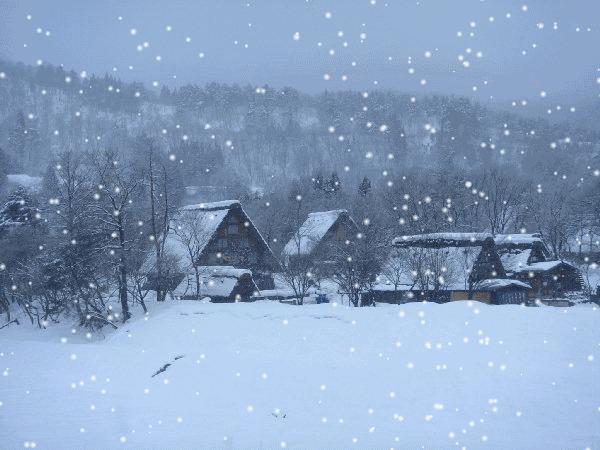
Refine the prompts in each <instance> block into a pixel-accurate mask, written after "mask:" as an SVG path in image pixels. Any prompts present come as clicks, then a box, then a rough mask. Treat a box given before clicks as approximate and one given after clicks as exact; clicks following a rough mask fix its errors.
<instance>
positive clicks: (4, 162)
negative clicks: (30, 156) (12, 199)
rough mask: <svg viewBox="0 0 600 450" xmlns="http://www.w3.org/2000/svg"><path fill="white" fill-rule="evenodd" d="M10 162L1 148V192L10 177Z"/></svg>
mask: <svg viewBox="0 0 600 450" xmlns="http://www.w3.org/2000/svg"><path fill="white" fill-rule="evenodd" d="M9 167H10V166H9V160H8V156H7V155H6V153H4V150H2V148H1V147H0V191H1V190H2V187H3V186H4V185H5V184H6V175H8V171H9Z"/></svg>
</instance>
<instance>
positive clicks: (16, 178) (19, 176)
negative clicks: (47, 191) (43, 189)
mask: <svg viewBox="0 0 600 450" xmlns="http://www.w3.org/2000/svg"><path fill="white" fill-rule="evenodd" d="M6 180H7V181H8V182H9V183H10V184H14V185H17V186H22V187H24V188H27V189H31V190H38V189H39V188H40V186H41V184H42V179H41V178H40V177H32V176H31V175H27V174H26V173H11V174H8V175H6Z"/></svg>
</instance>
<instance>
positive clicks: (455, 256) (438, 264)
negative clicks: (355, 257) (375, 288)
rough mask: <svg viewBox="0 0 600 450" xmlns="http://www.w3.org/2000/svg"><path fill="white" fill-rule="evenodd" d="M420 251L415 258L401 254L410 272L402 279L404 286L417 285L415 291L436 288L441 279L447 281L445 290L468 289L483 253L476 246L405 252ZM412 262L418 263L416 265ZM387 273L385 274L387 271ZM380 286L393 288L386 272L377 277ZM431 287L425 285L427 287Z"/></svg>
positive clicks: (443, 288) (443, 285)
mask: <svg viewBox="0 0 600 450" xmlns="http://www.w3.org/2000/svg"><path fill="white" fill-rule="evenodd" d="M404 251H407V252H419V253H418V254H414V255H406V256H405V255H399V256H398V258H401V259H403V260H405V261H407V265H406V270H405V271H404V273H403V274H402V276H401V277H400V279H399V280H398V281H399V283H400V284H401V285H407V286H413V285H414V288H413V289H415V290H420V289H426V288H428V289H432V288H433V287H434V285H435V284H437V280H438V278H439V277H441V279H443V284H442V286H441V287H440V289H441V290H458V291H462V290H468V289H469V276H470V275H471V271H472V269H473V266H474V264H475V261H476V259H477V257H478V256H479V253H480V251H481V250H480V248H479V247H475V246H465V247H458V246H455V247H450V246H448V247H416V248H410V249H404ZM411 261H418V262H415V263H414V264H413V263H412V262H411ZM384 272H385V271H384ZM377 280H378V284H379V285H380V286H383V285H388V286H389V285H392V286H391V289H392V290H393V283H392V281H391V280H389V279H388V278H387V277H386V275H385V273H382V274H380V275H379V276H378V277H377ZM425 283H426V284H427V286H425V285H424V284H425Z"/></svg>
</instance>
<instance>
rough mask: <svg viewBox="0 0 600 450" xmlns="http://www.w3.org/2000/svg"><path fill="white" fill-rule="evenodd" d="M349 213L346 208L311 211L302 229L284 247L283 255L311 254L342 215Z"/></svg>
mask: <svg viewBox="0 0 600 450" xmlns="http://www.w3.org/2000/svg"><path fill="white" fill-rule="evenodd" d="M347 213H348V212H347V211H346V210H345V209H335V210H332V211H322V212H313V213H310V214H309V215H308V218H307V219H306V220H305V221H304V223H303V224H302V225H301V226H300V229H299V230H298V231H297V232H296V233H294V235H293V236H292V238H291V239H290V240H289V242H288V243H287V244H286V245H285V247H284V248H283V255H285V256H295V255H308V254H310V253H311V252H312V251H313V250H314V249H315V247H316V246H317V245H318V244H319V242H321V240H322V239H323V238H324V237H325V235H326V234H327V232H328V231H329V230H330V229H331V227H332V226H333V225H334V224H335V223H336V222H337V220H338V219H339V217H340V215H342V214H347Z"/></svg>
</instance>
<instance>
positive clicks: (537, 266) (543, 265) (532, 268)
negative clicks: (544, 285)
mask: <svg viewBox="0 0 600 450" xmlns="http://www.w3.org/2000/svg"><path fill="white" fill-rule="evenodd" d="M561 265H566V266H570V267H573V268H576V266H574V265H573V264H571V263H570V262H567V261H561V260H559V259H555V260H552V261H541V262H536V263H531V264H529V265H528V266H527V267H526V268H525V269H524V270H523V272H525V271H527V272H546V271H548V270H552V269H555V268H556V267H558V266H561Z"/></svg>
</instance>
